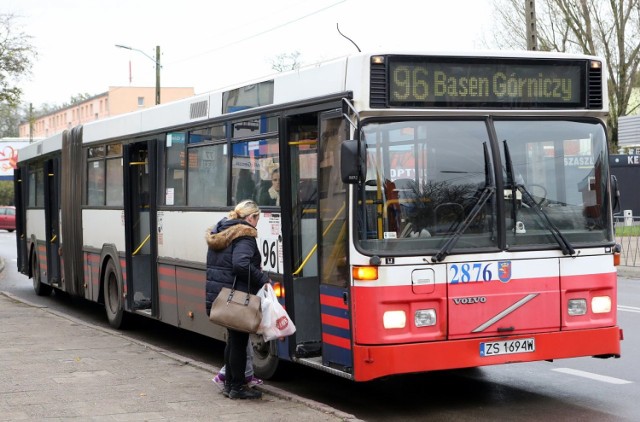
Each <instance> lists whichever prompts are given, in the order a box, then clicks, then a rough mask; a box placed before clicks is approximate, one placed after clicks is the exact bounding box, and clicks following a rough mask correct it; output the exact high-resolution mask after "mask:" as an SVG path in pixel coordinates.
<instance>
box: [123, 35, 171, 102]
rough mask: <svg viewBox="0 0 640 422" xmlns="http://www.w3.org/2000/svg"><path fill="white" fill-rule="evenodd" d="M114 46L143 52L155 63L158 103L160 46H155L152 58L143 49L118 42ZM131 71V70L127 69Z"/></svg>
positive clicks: (157, 99) (158, 99) (158, 97)
mask: <svg viewBox="0 0 640 422" xmlns="http://www.w3.org/2000/svg"><path fill="white" fill-rule="evenodd" d="M116 47H118V48H124V49H126V50H133V51H137V52H138V53H142V54H144V55H145V56H146V57H148V58H150V59H151V60H153V61H154V62H155V64H156V105H158V104H160V68H161V67H162V66H160V46H159V45H157V46H156V58H155V59H154V58H153V57H151V56H150V55H148V54H147V53H145V52H144V51H142V50H140V49H137V48H133V47H129V46H127V45H120V44H116ZM129 72H131V71H129Z"/></svg>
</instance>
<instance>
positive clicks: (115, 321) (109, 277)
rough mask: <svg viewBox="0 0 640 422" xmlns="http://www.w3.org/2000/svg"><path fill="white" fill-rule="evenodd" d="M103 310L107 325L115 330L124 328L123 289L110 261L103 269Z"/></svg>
mask: <svg viewBox="0 0 640 422" xmlns="http://www.w3.org/2000/svg"><path fill="white" fill-rule="evenodd" d="M102 287H103V296H104V309H105V311H106V314H107V319H108V320H109V325H111V326H112V327H113V328H116V329H122V328H124V327H125V322H126V318H125V311H124V289H123V285H122V277H121V276H120V274H119V272H118V270H117V269H116V266H115V264H114V263H113V261H112V260H109V261H108V262H107V266H106V267H105V269H104V283H103V284H102Z"/></svg>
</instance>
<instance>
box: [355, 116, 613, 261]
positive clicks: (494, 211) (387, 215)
mask: <svg viewBox="0 0 640 422" xmlns="http://www.w3.org/2000/svg"><path fill="white" fill-rule="evenodd" d="M491 133H495V134H496V135H497V136H496V139H493V140H492V139H491V138H490V134H491ZM363 138H364V140H365V143H366V148H367V178H366V181H365V183H364V184H363V185H362V186H361V187H360V188H359V192H358V202H357V203H358V205H359V210H358V211H359V212H358V213H357V214H358V216H359V218H358V229H357V232H358V237H359V245H360V247H361V248H362V249H364V250H365V251H368V252H372V253H376V254H378V253H391V254H393V253H398V254H401V255H402V254H416V253H420V254H438V255H442V253H443V248H444V249H445V250H446V253H445V254H448V253H451V252H457V253H460V252H462V251H464V250H470V249H474V251H478V250H486V251H496V250H509V249H511V250H522V249H541V248H549V249H562V250H563V251H565V252H566V251H571V253H572V251H573V248H574V247H577V246H580V245H590V246H593V245H594V244H598V243H603V244H604V243H610V242H611V236H612V235H611V227H609V224H608V221H610V219H609V216H608V212H609V211H608V201H607V199H606V198H607V195H608V190H607V189H608V183H607V175H608V168H607V165H608V164H607V158H606V157H607V156H606V153H607V152H606V151H607V150H606V135H605V129H604V127H603V126H602V125H601V124H600V123H599V122H598V121H596V120H592V121H586V120H585V121H574V120H571V121H569V120H559V119H549V120H540V119H536V120H521V119H520V120H516V119H503V120H498V119H495V120H468V119H467V120H451V119H446V120H444V119H443V120H419V121H417V120H416V121H394V122H388V121H385V122H368V123H367V122H365V125H364V127H363ZM496 149H497V151H495V150H496ZM505 150H506V152H507V153H506V154H505ZM496 156H499V157H500V162H499V163H496V162H494V159H495V158H494V157H496ZM498 188H500V189H498ZM498 201H502V203H501V204H500V206H499V203H498ZM452 238H454V241H451V239H452ZM500 239H503V240H502V241H501V240H500Z"/></svg>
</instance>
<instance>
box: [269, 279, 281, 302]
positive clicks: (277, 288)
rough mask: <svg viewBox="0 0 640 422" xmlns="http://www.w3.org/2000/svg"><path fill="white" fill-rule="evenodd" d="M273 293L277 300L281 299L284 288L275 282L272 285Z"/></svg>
mask: <svg viewBox="0 0 640 422" xmlns="http://www.w3.org/2000/svg"><path fill="white" fill-rule="evenodd" d="M271 287H273V291H274V293H275V294H276V297H278V298H282V297H284V287H283V286H282V283H280V282H279V281H276V282H274V283H273V286H271Z"/></svg>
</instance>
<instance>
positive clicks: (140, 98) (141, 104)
mask: <svg viewBox="0 0 640 422" xmlns="http://www.w3.org/2000/svg"><path fill="white" fill-rule="evenodd" d="M138 107H144V97H138Z"/></svg>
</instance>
